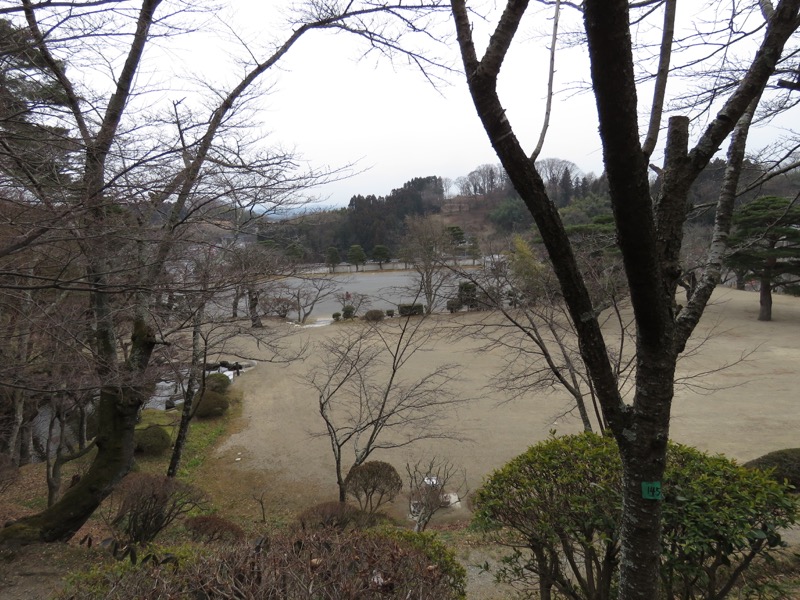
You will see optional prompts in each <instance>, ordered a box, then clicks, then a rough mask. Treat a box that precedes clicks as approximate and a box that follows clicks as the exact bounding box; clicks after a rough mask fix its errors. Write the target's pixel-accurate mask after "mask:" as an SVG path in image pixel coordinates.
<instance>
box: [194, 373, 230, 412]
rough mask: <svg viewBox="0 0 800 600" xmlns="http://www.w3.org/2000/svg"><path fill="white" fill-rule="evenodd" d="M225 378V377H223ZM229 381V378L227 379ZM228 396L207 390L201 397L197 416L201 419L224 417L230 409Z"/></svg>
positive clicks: (196, 410)
mask: <svg viewBox="0 0 800 600" xmlns="http://www.w3.org/2000/svg"><path fill="white" fill-rule="evenodd" d="M223 377H224V375H223ZM225 379H227V377H225ZM230 405H231V403H230V400H228V397H227V395H225V394H220V393H219V392H215V391H212V390H209V389H206V390H205V391H204V392H203V393H202V394H201V395H200V399H199V402H198V404H197V408H196V409H195V415H196V416H197V417H199V418H201V419H213V418H216V417H220V416H222V415H224V414H225V413H226V412H227V411H228V409H229V408H230Z"/></svg>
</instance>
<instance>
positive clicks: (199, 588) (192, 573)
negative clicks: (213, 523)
mask: <svg viewBox="0 0 800 600" xmlns="http://www.w3.org/2000/svg"><path fill="white" fill-rule="evenodd" d="M395 537H396V538H397V539H395ZM115 567H118V564H117V565H111V566H108V567H105V570H104V572H103V573H102V575H103V576H92V585H74V586H73V587H71V588H69V589H67V590H65V591H64V592H63V593H62V594H61V596H60V597H61V598H62V599H66V598H72V599H74V600H100V599H103V600H128V599H129V598H137V600H160V599H162V598H194V597H198V593H200V594H201V595H202V596H203V597H214V598H286V599H287V600H299V599H301V598H311V597H313V598H320V599H322V598H341V599H344V598H376V599H377V598H414V599H415V600H463V599H464V598H465V594H464V585H465V577H464V573H463V569H460V568H459V566H458V564H457V563H455V559H454V558H453V554H452V552H451V551H449V550H448V549H447V548H446V547H444V545H443V544H441V543H440V542H438V541H437V540H435V539H433V538H428V537H425V538H422V537H415V538H414V539H413V540H412V539H405V536H404V535H402V534H397V535H396V536H394V535H389V534H382V533H378V532H374V531H373V532H348V533H342V532H337V531H335V530H326V531H313V532H303V531H300V532H294V533H282V534H279V535H276V536H274V537H270V538H265V539H262V540H260V541H259V543H258V544H257V545H256V546H255V547H252V546H247V545H243V544H236V545H231V546H221V547H216V548H214V549H213V550H209V549H206V550H205V551H204V552H201V553H200V554H199V555H198V556H196V557H187V558H184V559H183V560H180V561H179V562H177V564H174V563H173V564H170V568H165V566H164V561H155V560H151V561H147V562H146V563H145V564H141V565H140V566H138V567H129V568H125V569H120V568H115ZM74 581H77V578H76V579H74ZM309 590H313V591H314V593H313V594H311V593H310V591H309Z"/></svg>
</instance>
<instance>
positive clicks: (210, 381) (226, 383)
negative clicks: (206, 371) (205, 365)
mask: <svg viewBox="0 0 800 600" xmlns="http://www.w3.org/2000/svg"><path fill="white" fill-rule="evenodd" d="M229 387H231V380H230V378H229V377H228V376H227V375H225V374H223V373H211V374H210V375H206V390H207V391H209V392H216V393H218V394H224V393H225V392H227V391H228V388H229Z"/></svg>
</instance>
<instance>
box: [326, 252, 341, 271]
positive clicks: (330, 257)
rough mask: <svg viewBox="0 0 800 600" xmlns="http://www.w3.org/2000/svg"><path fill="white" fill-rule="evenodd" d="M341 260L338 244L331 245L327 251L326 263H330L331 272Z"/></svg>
mask: <svg viewBox="0 0 800 600" xmlns="http://www.w3.org/2000/svg"><path fill="white" fill-rule="evenodd" d="M340 262H342V258H341V256H339V250H338V249H337V248H336V246H331V247H330V248H328V250H327V251H326V252H325V264H326V265H328V268H329V269H330V270H331V273H333V271H334V269H335V268H336V265H338V264H339V263H340Z"/></svg>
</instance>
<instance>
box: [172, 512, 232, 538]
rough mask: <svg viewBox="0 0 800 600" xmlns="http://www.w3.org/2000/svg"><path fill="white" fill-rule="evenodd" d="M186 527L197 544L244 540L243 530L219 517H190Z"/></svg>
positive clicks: (185, 524)
mask: <svg viewBox="0 0 800 600" xmlns="http://www.w3.org/2000/svg"><path fill="white" fill-rule="evenodd" d="M184 527H186V530H187V531H188V532H189V534H190V535H191V536H192V539H193V540H194V541H195V542H203V543H206V544H211V543H214V542H227V543H233V542H239V541H241V540H243V539H244V531H242V528H241V527H239V526H238V525H236V523H233V522H232V521H229V520H228V519H224V518H222V517H219V516H217V515H199V516H196V517H189V518H188V519H186V521H185V522H184Z"/></svg>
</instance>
